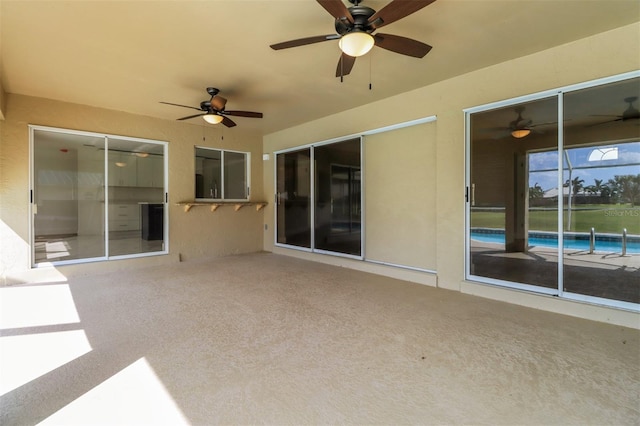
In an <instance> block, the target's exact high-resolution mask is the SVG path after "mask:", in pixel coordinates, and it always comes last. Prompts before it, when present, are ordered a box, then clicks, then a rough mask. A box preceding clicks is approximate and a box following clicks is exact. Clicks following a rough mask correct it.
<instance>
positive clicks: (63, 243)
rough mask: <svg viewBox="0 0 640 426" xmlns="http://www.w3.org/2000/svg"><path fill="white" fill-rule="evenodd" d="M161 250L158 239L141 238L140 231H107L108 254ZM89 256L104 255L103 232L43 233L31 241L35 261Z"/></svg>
mask: <svg viewBox="0 0 640 426" xmlns="http://www.w3.org/2000/svg"><path fill="white" fill-rule="evenodd" d="M162 250H163V241H162V240H147V239H144V238H142V236H141V233H140V231H116V232H111V233H110V234H109V255H110V256H122V255H127V254H135V253H150V252H157V251H162ZM93 257H105V242H104V235H60V236H47V237H39V238H36V241H35V261H36V263H41V262H57V261H63V260H73V259H87V258H93Z"/></svg>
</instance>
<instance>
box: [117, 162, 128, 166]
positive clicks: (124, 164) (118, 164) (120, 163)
mask: <svg viewBox="0 0 640 426" xmlns="http://www.w3.org/2000/svg"><path fill="white" fill-rule="evenodd" d="M126 165H127V163H123V162H122V161H116V166H118V167H125V166H126Z"/></svg>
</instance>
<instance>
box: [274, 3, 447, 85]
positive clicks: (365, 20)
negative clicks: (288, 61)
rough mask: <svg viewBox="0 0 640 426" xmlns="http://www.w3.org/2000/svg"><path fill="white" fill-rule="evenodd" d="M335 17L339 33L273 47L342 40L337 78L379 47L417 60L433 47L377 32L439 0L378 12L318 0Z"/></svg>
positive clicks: (393, 5) (392, 5) (394, 6)
mask: <svg viewBox="0 0 640 426" xmlns="http://www.w3.org/2000/svg"><path fill="white" fill-rule="evenodd" d="M316 1H317V2H318V3H320V6H322V7H323V8H324V9H325V10H326V11H327V12H329V13H330V14H331V16H333V17H334V18H335V29H336V32H337V34H327V35H320V36H312V37H305V38H300V39H296V40H290V41H285V42H282V43H276V44H272V45H271V46H270V47H271V48H272V49H274V50H281V49H288V48H291V47H297V46H304V45H307V44H313V43H320V42H323V41H329V40H339V43H338V44H339V46H340V49H341V50H342V55H341V56H340V59H339V60H338V67H337V68H336V77H341V78H342V76H345V75H348V74H349V73H350V72H351V69H352V68H353V65H354V64H355V61H356V57H358V56H362V55H364V54H366V53H367V52H369V50H371V48H372V47H373V46H374V45H375V46H378V47H381V48H383V49H386V50H389V51H391V52H395V53H400V54H402V55H407V56H412V57H414V58H423V57H424V56H425V55H426V54H427V53H429V51H430V50H431V46H429V45H428V44H425V43H422V42H420V41H417V40H413V39H410V38H407V37H402V36H397V35H393V34H382V33H379V34H375V35H374V34H373V32H374V31H375V30H377V29H378V28H381V27H383V26H385V25H389V24H391V23H393V22H395V21H397V20H399V19H402V18H404V17H406V16H408V15H411V14H412V13H414V12H417V11H418V10H420V9H422V8H423V7H425V6H428V5H430V4H431V3H433V2H434V1H435V0H411V1H408V0H392V1H391V3H389V4H387V5H386V6H385V7H383V8H382V9H380V11H378V12H376V11H375V10H373V9H371V8H370V7H366V6H360V3H361V2H362V0H349V2H350V3H351V4H353V6H351V7H349V8H347V7H346V6H345V5H344V3H342V0H316Z"/></svg>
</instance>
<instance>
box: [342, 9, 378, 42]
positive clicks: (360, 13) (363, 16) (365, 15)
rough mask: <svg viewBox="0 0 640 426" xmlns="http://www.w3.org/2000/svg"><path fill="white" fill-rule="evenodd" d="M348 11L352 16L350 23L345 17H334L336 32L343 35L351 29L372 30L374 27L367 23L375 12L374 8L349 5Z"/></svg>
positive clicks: (368, 31)
mask: <svg viewBox="0 0 640 426" xmlns="http://www.w3.org/2000/svg"><path fill="white" fill-rule="evenodd" d="M349 12H350V13H351V16H352V17H353V24H352V23H350V22H349V21H348V20H347V19H346V17H345V18H340V19H336V24H335V27H336V32H337V33H338V34H340V35H345V34H347V33H350V32H352V31H354V30H355V31H364V32H367V33H371V32H373V30H374V28H373V27H372V26H371V25H369V18H370V17H371V16H373V14H374V13H376V11H375V10H373V9H371V8H370V7H366V6H351V7H350V8H349Z"/></svg>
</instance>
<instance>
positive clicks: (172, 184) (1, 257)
mask: <svg viewBox="0 0 640 426" xmlns="http://www.w3.org/2000/svg"><path fill="white" fill-rule="evenodd" d="M6 112H7V113H6V117H5V118H6V120H5V121H4V122H3V123H2V128H1V131H0V133H1V143H2V147H1V148H0V149H1V150H0V240H1V242H0V284H1V283H2V282H5V283H12V282H24V281H31V280H34V279H35V280H38V279H46V274H47V273H48V272H53V271H46V270H30V269H29V260H28V255H29V243H28V241H29V223H30V222H29V202H28V200H29V198H28V194H29V192H28V191H29V188H30V186H29V132H28V125H29V124H34V125H42V126H50V127H59V128H65V129H75V130H83V131H90V132H97V133H105V134H111V135H123V136H132V137H139V138H147V139H154V140H160V141H166V142H168V153H169V154H168V155H169V251H170V253H169V255H165V256H153V257H148V258H140V259H130V260H121V261H117V262H99V263H90V264H83V265H74V266H64V267H58V268H56V271H55V272H56V273H62V274H63V275H65V276H67V275H69V274H73V273H78V274H82V273H89V272H95V271H103V270H109V269H114V268H126V267H134V266H140V265H146V264H149V265H151V264H155V263H161V262H167V261H179V260H180V259H182V260H189V259H195V258H199V257H208V256H222V255H227V254H235V253H247V252H255V251H260V250H262V247H263V243H262V235H263V218H262V215H263V213H262V211H256V209H255V208H243V209H240V210H239V211H237V212H236V211H234V209H233V207H231V206H224V207H221V208H219V209H218V210H217V211H216V212H214V213H212V212H211V211H210V210H209V209H208V208H205V207H195V208H193V209H192V210H191V211H190V212H188V213H185V212H184V211H183V208H182V207H181V206H178V205H176V203H177V202H178V201H184V200H193V197H194V194H193V192H194V175H195V172H194V168H195V165H194V145H199V146H207V147H216V148H222V149H232V150H238V151H247V152H250V153H251V176H252V181H251V194H252V196H251V199H252V201H258V200H259V199H260V196H261V194H262V193H263V189H262V156H261V155H262V154H261V153H262V148H261V144H262V139H261V135H260V134H259V133H257V132H255V131H246V130H243V129H242V127H241V126H238V127H236V128H233V129H227V128H222V127H212V126H209V125H207V126H203V125H200V124H188V123H184V122H177V121H171V120H161V119H155V118H151V117H145V116H138V115H133V114H127V113H123V112H117V111H110V110H105V109H100V108H93V107H87V106H83V105H76V104H69V103H63V102H56V101H51V100H47V99H39V98H33V97H26V96H19V95H13V94H8V95H7V110H6ZM203 137H204V138H205V140H204V141H203Z"/></svg>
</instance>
